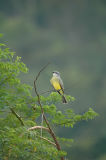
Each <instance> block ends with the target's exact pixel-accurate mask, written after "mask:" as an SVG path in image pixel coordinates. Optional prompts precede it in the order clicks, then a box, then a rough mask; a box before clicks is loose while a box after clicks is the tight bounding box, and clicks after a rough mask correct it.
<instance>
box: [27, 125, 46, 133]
mask: <svg viewBox="0 0 106 160" xmlns="http://www.w3.org/2000/svg"><path fill="white" fill-rule="evenodd" d="M36 129H44V130H46V131H48V132H49V129H48V128H46V127H43V126H34V127H31V128H28V131H31V130H36Z"/></svg>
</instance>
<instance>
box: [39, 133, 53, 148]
mask: <svg viewBox="0 0 106 160" xmlns="http://www.w3.org/2000/svg"><path fill="white" fill-rule="evenodd" d="M37 137H38V138H41V139H43V140H45V141H47V142H48V143H50V144H53V145H54V146H55V147H56V144H55V143H53V142H52V141H50V140H49V139H47V138H45V137H41V136H38V135H37Z"/></svg>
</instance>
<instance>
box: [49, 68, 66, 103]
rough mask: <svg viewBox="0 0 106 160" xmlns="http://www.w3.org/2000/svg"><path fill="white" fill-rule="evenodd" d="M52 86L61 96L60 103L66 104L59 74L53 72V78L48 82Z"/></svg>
mask: <svg viewBox="0 0 106 160" xmlns="http://www.w3.org/2000/svg"><path fill="white" fill-rule="evenodd" d="M50 82H51V84H52V86H53V87H54V89H55V90H56V91H57V92H58V93H59V94H60V95H61V96H62V102H63V103H67V100H66V98H65V96H64V85H63V81H62V79H61V77H60V73H59V72H57V71H54V72H53V77H52V79H51V80H50Z"/></svg>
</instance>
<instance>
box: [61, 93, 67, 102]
mask: <svg viewBox="0 0 106 160" xmlns="http://www.w3.org/2000/svg"><path fill="white" fill-rule="evenodd" d="M62 102H63V103H67V100H66V98H65V96H64V95H62Z"/></svg>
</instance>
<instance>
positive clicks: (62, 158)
mask: <svg viewBox="0 0 106 160" xmlns="http://www.w3.org/2000/svg"><path fill="white" fill-rule="evenodd" d="M48 65H49V63H48V64H46V65H45V66H44V67H43V68H42V69H41V70H40V71H39V73H38V74H37V76H36V78H35V80H34V89H35V93H36V95H37V97H38V103H39V106H40V107H41V112H42V115H43V118H44V121H45V123H46V125H47V127H48V129H49V133H50V135H51V136H52V138H53V140H54V142H55V144H56V148H57V150H59V151H60V150H61V147H60V144H59V142H58V141H57V138H56V135H55V133H54V132H53V130H52V129H51V126H50V124H49V122H48V120H47V118H46V116H45V114H44V110H43V106H42V104H41V101H40V95H39V93H38V91H37V86H36V82H37V79H38V78H39V76H40V74H41V72H42V71H43V70H44V69H45V68H46V67H47V66H48ZM61 160H64V157H61Z"/></svg>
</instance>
